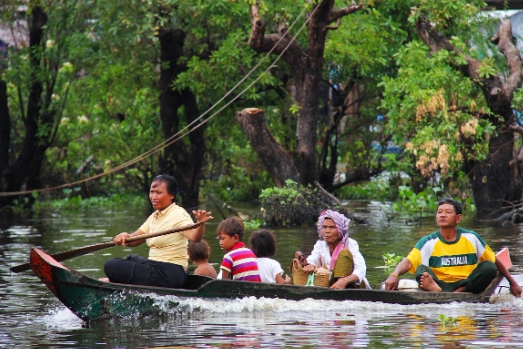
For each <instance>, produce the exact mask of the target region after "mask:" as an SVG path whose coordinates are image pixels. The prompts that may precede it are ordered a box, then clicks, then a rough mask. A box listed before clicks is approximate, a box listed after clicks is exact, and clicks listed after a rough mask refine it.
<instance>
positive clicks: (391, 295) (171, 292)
mask: <svg viewBox="0 0 523 349" xmlns="http://www.w3.org/2000/svg"><path fill="white" fill-rule="evenodd" d="M507 254H508V251H507ZM30 259H31V268H32V269H33V271H34V272H35V273H36V275H38V277H39V278H40V279H41V280H42V281H43V282H44V283H45V285H46V286H47V287H48V288H49V289H50V290H51V291H52V292H53V293H54V295H55V296H56V297H57V298H58V299H59V300H60V301H61V302H62V303H63V304H64V305H65V306H66V307H68V308H69V309H70V310H71V311H72V312H73V313H74V314H75V315H77V316H78V317H79V318H81V319H83V320H95V319H100V318H105V317H112V316H128V315H133V314H151V313H159V312H161V309H160V308H159V306H158V305H157V304H155V298H158V296H176V297H197V298H222V299H235V298H243V297H256V298H261V297H265V298H279V299H287V300H303V299H309V298H310V299H318V300H335V301H369V302H383V303H395V304H403V305H408V304H425V303H437V304H443V303H451V302H470V303H478V302H488V300H489V298H490V295H491V294H492V293H493V292H494V291H495V289H496V288H497V286H498V285H499V283H500V282H501V280H502V277H501V276H498V277H497V278H496V279H495V280H494V281H493V283H492V284H491V285H490V286H489V287H488V288H487V290H485V291H484V292H483V293H481V294H472V293H469V292H425V291H416V290H409V291H385V290H364V289H346V290H333V289H330V288H324V287H314V286H312V287H311V286H296V285H281V284H272V283H257V282H245V281H233V280H213V279H209V278H207V277H203V276H198V275H189V281H188V285H187V288H184V289H173V288H162V287H152V286H139V285H124V284H117V283H108V282H102V281H99V280H96V279H93V278H91V277H89V276H86V275H84V274H82V273H80V272H78V271H75V270H70V269H68V268H67V267H65V266H64V265H62V264H61V263H59V262H57V261H56V260H54V259H53V258H52V257H51V256H50V255H48V254H46V253H45V252H43V251H41V250H39V249H37V248H32V249H31V254H30ZM172 305H173V306H176V305H177V304H176V302H175V301H172Z"/></svg>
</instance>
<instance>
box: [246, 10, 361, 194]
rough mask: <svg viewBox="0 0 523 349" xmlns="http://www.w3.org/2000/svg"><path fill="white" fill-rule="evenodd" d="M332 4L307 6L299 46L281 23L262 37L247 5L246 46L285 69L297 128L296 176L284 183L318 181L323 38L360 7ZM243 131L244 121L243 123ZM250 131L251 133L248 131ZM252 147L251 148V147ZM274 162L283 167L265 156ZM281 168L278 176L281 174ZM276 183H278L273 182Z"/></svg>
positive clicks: (261, 24) (258, 16)
mask: <svg viewBox="0 0 523 349" xmlns="http://www.w3.org/2000/svg"><path fill="white" fill-rule="evenodd" d="M334 5H335V1H334V0H322V1H318V2H312V3H310V8H309V9H308V10H309V11H308V14H307V16H306V18H307V25H306V27H307V35H306V39H305V41H306V42H305V43H304V44H303V45H302V44H300V41H299V39H298V38H296V37H293V36H292V34H291V33H289V32H288V27H287V24H286V23H285V22H284V21H282V22H281V23H279V25H278V32H277V33H274V34H266V33H265V31H266V27H267V23H266V22H265V21H264V20H263V16H262V13H261V12H260V5H259V2H258V1H254V2H252V3H251V4H250V10H251V21H252V27H251V34H250V38H249V45H250V46H251V47H252V48H253V49H254V50H256V51H257V52H269V51H271V50H272V51H271V52H272V53H273V54H275V55H281V56H282V59H283V60H284V61H285V63H286V64H287V66H288V71H289V76H288V83H287V85H286V89H287V93H288V95H289V96H291V99H292V103H293V108H294V109H295V110H296V115H297V119H298V126H297V138H298V145H297V154H296V159H297V165H296V169H297V172H295V173H289V174H288V176H289V178H288V179H293V180H296V179H298V178H299V182H300V183H301V184H303V185H307V184H312V183H314V181H317V180H319V171H318V162H317V160H318V156H317V150H316V146H317V139H318V138H317V130H318V109H319V107H318V105H319V95H320V82H321V80H322V74H323V70H324V51H325V44H326V38H327V34H328V32H329V31H330V30H334V29H336V28H337V27H336V26H335V25H332V24H333V23H336V22H338V21H340V20H341V19H342V18H343V17H345V16H347V15H349V14H351V13H354V12H357V11H359V10H361V9H362V8H363V7H364V6H363V5H362V4H359V5H356V4H352V5H349V6H346V7H342V8H339V9H336V8H335V7H334ZM243 125H244V126H243V127H244V129H245V130H248V128H247V127H246V126H248V125H247V120H244V122H243ZM251 131H252V129H251ZM253 146H254V145H253ZM267 155H268V156H272V157H273V159H275V162H274V163H275V164H276V165H275V166H278V164H279V165H280V166H283V167H286V166H287V163H288V159H287V158H285V159H278V158H277V157H276V156H275V155H276V154H267ZM284 171H286V170H284V169H283V168H282V169H281V171H279V172H284ZM277 183H280V185H281V180H277Z"/></svg>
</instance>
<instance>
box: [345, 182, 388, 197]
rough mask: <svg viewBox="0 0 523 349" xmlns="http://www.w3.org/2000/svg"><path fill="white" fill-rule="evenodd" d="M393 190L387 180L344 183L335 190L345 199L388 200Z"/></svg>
mask: <svg viewBox="0 0 523 349" xmlns="http://www.w3.org/2000/svg"><path fill="white" fill-rule="evenodd" d="M392 195H393V192H392V190H391V188H390V186H389V183H388V182H383V181H369V182H365V183H361V184H356V185H346V186H344V187H342V188H340V189H339V190H338V191H336V196H337V197H339V198H340V199H346V200H370V199H372V200H378V201H390V200H393V199H394V198H393V197H392Z"/></svg>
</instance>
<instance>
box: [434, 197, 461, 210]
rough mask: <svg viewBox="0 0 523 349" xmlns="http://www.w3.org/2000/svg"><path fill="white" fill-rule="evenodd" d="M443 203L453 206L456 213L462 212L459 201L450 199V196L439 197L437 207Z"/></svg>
mask: <svg viewBox="0 0 523 349" xmlns="http://www.w3.org/2000/svg"><path fill="white" fill-rule="evenodd" d="M443 204H449V205H452V206H454V210H455V211H456V214H462V213H463V207H462V206H461V203H460V202H458V201H456V200H453V199H450V198H445V199H441V200H440V201H439V202H438V208H439V207H440V206H441V205H443Z"/></svg>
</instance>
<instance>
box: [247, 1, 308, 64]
mask: <svg viewBox="0 0 523 349" xmlns="http://www.w3.org/2000/svg"><path fill="white" fill-rule="evenodd" d="M250 9H251V34H250V36H249V46H250V47H251V48H252V49H253V50H255V51H256V52H259V53H261V52H269V51H271V50H272V53H274V54H277V55H279V54H281V53H282V52H284V50H285V48H286V47H287V46H289V47H288V48H287V50H286V51H285V53H284V54H283V56H282V58H283V60H285V62H287V64H288V65H289V67H290V68H291V69H292V67H293V66H294V65H296V62H298V61H299V60H300V59H301V58H302V57H304V56H305V54H304V52H303V50H302V49H301V47H300V46H299V44H298V42H297V41H296V40H293V37H292V36H291V35H290V33H289V32H288V31H287V30H286V28H285V29H283V28H282V27H280V28H279V33H280V34H267V35H265V28H266V27H267V24H266V23H265V22H264V21H263V19H262V18H261V15H260V13H259V7H258V5H257V4H255V5H250ZM282 37H283V39H282ZM280 39H281V40H280ZM275 45H276V47H275Z"/></svg>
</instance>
